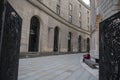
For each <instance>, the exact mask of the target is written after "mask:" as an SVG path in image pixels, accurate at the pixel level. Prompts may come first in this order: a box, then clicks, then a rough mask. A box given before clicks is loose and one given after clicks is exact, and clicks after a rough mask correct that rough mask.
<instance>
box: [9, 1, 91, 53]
mask: <svg viewBox="0 0 120 80" xmlns="http://www.w3.org/2000/svg"><path fill="white" fill-rule="evenodd" d="M41 1H42V2H39V1H38V0H9V2H10V4H12V5H13V7H14V8H15V10H16V11H17V12H18V13H19V15H20V16H21V17H22V19H23V23H22V33H21V35H22V36H21V47H20V50H21V52H28V46H29V33H30V21H31V18H32V17H33V16H36V17H37V18H38V19H39V22H40V33H39V52H53V44H54V29H55V27H59V42H58V48H59V49H58V51H59V52H67V50H68V33H69V32H71V33H72V34H73V35H72V36H73V37H72V44H71V46H72V51H73V52H78V38H79V35H81V36H82V41H81V43H82V44H81V46H82V51H86V39H87V38H89V35H90V33H89V31H88V26H87V25H89V24H87V15H86V13H87V11H89V9H87V8H86V7H84V6H83V9H82V12H83V13H82V14H83V15H82V16H83V21H82V24H83V25H82V29H81V28H79V27H78V26H79V24H78V21H79V20H78V14H79V13H78V12H79V9H78V6H79V4H80V3H79V2H78V1H77V0H76V1H74V0H65V1H64V2H63V0H61V1H62V2H61V3H62V4H61V14H60V16H59V15H57V14H56V1H57V0H41ZM69 2H71V3H72V4H73V6H74V8H73V10H74V11H73V12H74V13H73V23H69V22H68V3H69ZM66 4H67V5H66ZM83 41H84V43H83Z"/></svg>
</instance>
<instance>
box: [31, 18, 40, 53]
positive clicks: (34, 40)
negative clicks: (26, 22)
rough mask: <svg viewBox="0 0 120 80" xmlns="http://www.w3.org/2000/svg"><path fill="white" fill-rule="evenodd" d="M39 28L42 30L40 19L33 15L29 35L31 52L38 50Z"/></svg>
mask: <svg viewBox="0 0 120 80" xmlns="http://www.w3.org/2000/svg"><path fill="white" fill-rule="evenodd" d="M39 30H40V23H39V19H38V18H37V17H35V16H33V17H32V19H31V24H30V35H29V51H30V52H37V51H38V46H39Z"/></svg>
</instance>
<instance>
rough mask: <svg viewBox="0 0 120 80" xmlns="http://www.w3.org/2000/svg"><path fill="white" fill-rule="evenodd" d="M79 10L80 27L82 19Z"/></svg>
mask: <svg viewBox="0 0 120 80" xmlns="http://www.w3.org/2000/svg"><path fill="white" fill-rule="evenodd" d="M81 17H82V16H81V12H79V24H80V27H82V19H81Z"/></svg>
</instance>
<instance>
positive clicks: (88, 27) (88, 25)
mask: <svg viewBox="0 0 120 80" xmlns="http://www.w3.org/2000/svg"><path fill="white" fill-rule="evenodd" d="M89 19H90V18H89V11H87V24H88V30H89V23H90V21H89Z"/></svg>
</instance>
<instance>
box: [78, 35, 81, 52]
mask: <svg viewBox="0 0 120 80" xmlns="http://www.w3.org/2000/svg"><path fill="white" fill-rule="evenodd" d="M78 51H79V52H81V36H80V35H79V38H78Z"/></svg>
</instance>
